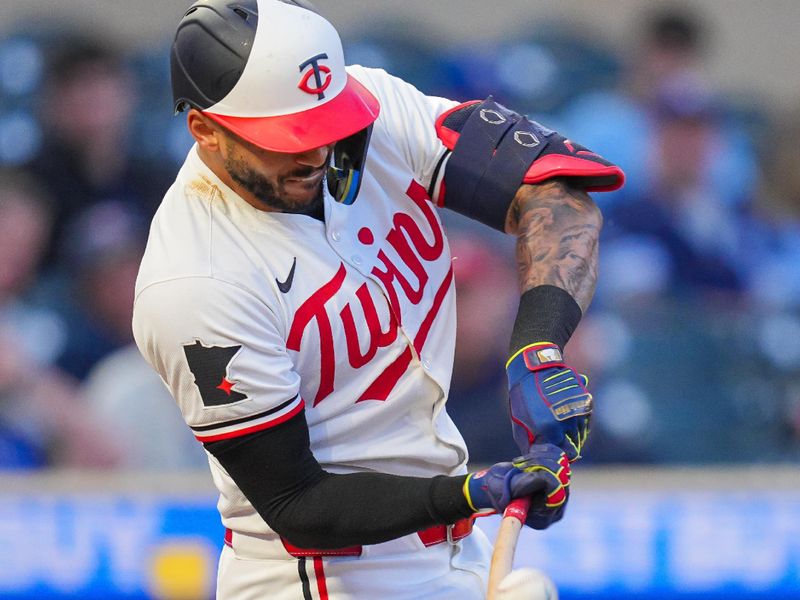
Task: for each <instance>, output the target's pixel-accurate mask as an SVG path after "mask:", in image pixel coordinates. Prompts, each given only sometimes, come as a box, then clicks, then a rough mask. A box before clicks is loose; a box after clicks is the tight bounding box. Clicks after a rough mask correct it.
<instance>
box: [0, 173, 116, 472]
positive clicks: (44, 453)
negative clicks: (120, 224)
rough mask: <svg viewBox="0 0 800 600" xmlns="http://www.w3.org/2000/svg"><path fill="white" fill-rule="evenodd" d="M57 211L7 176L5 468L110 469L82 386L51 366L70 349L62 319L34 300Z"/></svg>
mask: <svg viewBox="0 0 800 600" xmlns="http://www.w3.org/2000/svg"><path fill="white" fill-rule="evenodd" d="M49 206H50V205H49V203H48V200H47V197H46V196H45V195H44V194H43V192H42V190H41V189H40V188H39V187H38V186H37V185H36V184H35V182H34V181H33V180H32V179H30V178H29V177H28V176H26V175H25V174H23V173H20V172H13V171H0V469H13V468H34V467H43V466H48V465H69V466H91V467H99V466H110V465H113V464H114V463H115V461H116V460H117V456H118V454H117V451H116V446H115V444H113V443H112V442H111V441H110V438H108V437H107V436H106V434H105V433H103V432H102V431H101V430H100V429H99V428H98V427H97V425H96V423H94V422H93V420H92V418H91V417H90V415H89V414H88V412H87V411H86V410H85V407H84V406H83V405H82V402H81V399H80V398H79V397H78V396H77V395H76V390H75V385H74V383H72V382H71V381H70V380H69V379H67V378H66V377H65V376H64V375H63V374H61V373H59V372H58V371H57V370H56V369H54V368H52V367H51V365H50V363H51V362H52V361H53V360H54V359H55V357H56V356H57V354H58V353H59V352H60V351H61V350H62V347H63V341H64V331H63V326H62V324H61V322H60V320H59V318H58V317H57V315H55V314H54V313H53V312H51V311H48V310H46V309H43V308H40V307H37V306H36V305H35V304H33V303H31V302H30V301H29V300H28V298H27V297H26V296H27V292H28V290H29V288H30V286H31V284H32V283H33V282H34V278H35V273H36V268H37V266H38V262H39V259H40V258H41V257H42V254H43V252H44V248H45V244H46V241H47V235H48V232H49V228H50V212H49Z"/></svg>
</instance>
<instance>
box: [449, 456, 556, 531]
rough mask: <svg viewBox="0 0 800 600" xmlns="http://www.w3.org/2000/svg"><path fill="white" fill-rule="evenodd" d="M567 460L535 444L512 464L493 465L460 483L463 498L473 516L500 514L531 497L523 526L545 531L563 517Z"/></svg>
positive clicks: (471, 474) (472, 474)
mask: <svg viewBox="0 0 800 600" xmlns="http://www.w3.org/2000/svg"><path fill="white" fill-rule="evenodd" d="M570 475H571V470H570V464H569V458H567V455H566V454H565V453H564V452H563V451H562V450H561V449H560V448H558V447H557V446H554V445H553V444H536V445H534V446H533V447H532V448H531V449H530V452H529V453H528V454H526V455H525V456H521V457H519V458H516V459H514V460H513V461H512V462H502V463H497V464H496V465H493V466H491V467H489V468H488V469H485V470H483V471H478V472H477V473H470V474H469V475H468V476H467V480H466V481H465V482H464V488H463V489H464V496H465V497H466V498H467V502H468V503H469V505H470V507H471V508H472V510H474V511H475V512H476V513H482V514H488V513H493V512H498V513H502V512H503V510H505V508H506V506H508V504H509V503H510V502H511V501H512V500H514V499H515V498H525V497H531V498H532V502H531V508H530V510H529V511H528V518H527V520H526V521H525V524H526V525H527V526H528V527H533V528H534V529H546V528H547V527H549V526H550V525H552V524H553V523H555V522H556V521H558V520H560V519H561V517H562V516H563V515H564V509H565V508H566V505H567V499H568V498H569V479H570Z"/></svg>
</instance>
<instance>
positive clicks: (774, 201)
mask: <svg viewBox="0 0 800 600" xmlns="http://www.w3.org/2000/svg"><path fill="white" fill-rule="evenodd" d="M798 136H800V112H797V113H795V114H793V115H784V117H783V118H782V119H780V120H779V121H778V123H777V125H776V126H775V127H774V130H773V131H772V133H771V135H770V139H771V143H770V145H769V150H768V152H767V155H766V157H765V160H764V170H765V176H764V185H763V188H762V190H761V193H760V194H759V198H758V202H757V203H756V206H755V207H754V211H753V214H752V220H751V223H750V237H749V238H748V240H747V246H748V248H750V252H748V253H747V254H746V255H745V256H743V261H744V263H745V266H746V269H747V274H748V279H749V288H750V294H751V297H752V299H753V300H754V301H755V302H757V303H758V304H759V305H761V306H762V307H767V308H771V309H794V310H797V309H800V147H799V146H798V139H800V137H798Z"/></svg>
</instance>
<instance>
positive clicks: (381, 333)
mask: <svg viewBox="0 0 800 600" xmlns="http://www.w3.org/2000/svg"><path fill="white" fill-rule="evenodd" d="M406 195H408V197H409V198H411V200H413V201H414V204H415V205H416V206H417V207H419V209H420V210H421V211H422V213H423V215H424V216H425V221H426V222H427V225H428V228H429V230H430V231H429V232H428V233H427V235H426V233H425V232H423V231H422V229H421V228H420V226H419V225H418V224H417V222H416V221H414V219H413V218H412V217H411V215H408V214H406V213H400V212H399V213H395V214H394V216H393V217H392V225H393V226H392V228H391V229H390V230H389V233H388V234H387V235H386V241H387V242H388V244H389V245H390V246H391V247H392V249H394V251H395V252H396V253H397V255H398V256H399V258H400V260H401V261H402V262H403V264H404V265H405V267H406V268H407V269H408V270H409V271H411V272H412V273H413V274H414V278H415V281H409V280H408V278H406V276H405V275H404V274H403V273H402V272H401V271H400V269H399V268H398V266H397V265H396V264H395V263H394V262H393V261H392V260H391V259H390V258H389V256H388V255H387V254H386V252H384V251H383V250H380V251H378V261H379V262H380V266H375V267H373V269H372V271H371V273H372V275H374V276H375V277H376V278H377V279H378V281H380V282H381V284H382V287H383V289H384V290H385V291H386V294H387V296H388V300H389V307H390V309H391V310H390V319H389V323H388V324H387V325H386V327H385V328H382V327H381V324H380V321H379V319H378V311H377V307H376V306H375V300H374V299H373V298H372V295H371V294H370V291H369V287H368V286H367V284H366V283H364V284H362V285H361V287H359V288H358V290H356V293H355V297H356V300H357V301H358V302H359V303H360V305H361V309H362V311H363V313H364V317H365V320H366V328H364V327H363V326H362V327H361V331H362V332H363V331H365V330H366V332H367V335H368V340H366V342H367V343H366V344H364V343H362V340H361V339H359V333H358V332H359V328H358V327H357V326H356V323H355V320H354V318H353V309H352V308H351V305H350V303H349V302H348V303H346V304H345V305H344V308H342V309H341V311H340V312H339V318H340V319H341V323H342V327H343V329H344V332H345V339H346V351H347V358H348V361H349V363H350V366H351V367H353V368H354V369H360V368H361V367H363V366H364V365H366V364H368V363H369V362H370V361H371V360H372V359H373V358H374V357H375V354H376V353H377V351H378V349H379V348H384V347H386V346H389V345H390V344H392V343H393V342H394V341H395V340H396V339H397V335H398V328H399V326H400V325H401V322H400V318H401V316H400V315H401V294H402V300H403V301H408V302H410V303H411V304H413V305H419V303H420V302H421V301H422V298H423V296H424V292H425V286H426V285H427V284H428V280H429V275H428V272H427V270H426V268H425V264H424V263H425V262H433V261H435V260H437V259H438V258H439V257H441V256H442V253H443V251H444V235H443V234H442V229H441V227H440V225H439V222H438V221H437V220H436V215H435V214H434V212H433V208H432V207H431V203H430V199H429V198H428V194H427V192H426V191H425V188H423V187H422V186H421V185H420V184H419V183H417V182H416V181H412V182H411V185H410V186H409V188H408V190H406ZM428 238H431V241H430V242H429V241H428ZM359 239H360V240H361V242H362V243H364V244H367V245H370V244H372V243H373V236H372V232H371V231H370V230H369V229H366V228H364V229H362V230H361V231H360V232H359ZM346 275H347V269H346V268H345V265H344V263H342V264H341V266H340V267H339V270H338V271H337V272H336V274H335V275H334V276H333V278H331V280H330V281H328V282H327V283H325V284H323V285H322V286H321V287H320V288H319V289H318V290H317V291H316V292H314V293H313V294H311V296H310V297H309V298H308V299H307V300H306V301H305V302H303V304H302V305H301V306H300V307H299V308H298V309H297V311H296V312H295V316H294V321H293V322H292V326H291V328H290V330H289V338H288V340H287V342H286V346H287V348H289V349H290V350H295V351H299V350H300V342H301V339H302V337H303V333H304V332H305V330H306V328H307V327H309V326H311V324H312V323H315V324H316V327H317V330H318V333H319V340H320V352H319V354H320V384H319V389H318V390H317V394H316V396H315V398H314V403H313V404H314V406H316V405H317V404H319V403H320V402H321V401H322V400H324V399H325V398H326V397H327V396H328V395H330V393H331V392H333V389H334V378H335V371H336V351H337V350H339V349H338V348H337V347H335V346H334V343H333V329H332V325H331V319H330V316H329V315H328V311H327V309H326V304H327V303H328V302H329V301H330V300H331V299H332V298H333V297H334V296H335V295H336V294H337V292H338V291H339V290H340V289H341V287H342V284H343V283H344V280H345V277H346ZM452 282H453V270H452V267H451V268H450V270H449V271H448V272H447V274H446V275H445V276H444V279H443V280H442V281H441V282H438V287H437V289H436V293H435V294H434V297H433V301H432V302H431V305H430V307H428V311H427V313H426V314H425V317H424V318H423V320H422V323H421V324H420V326H419V329H418V331H417V333H416V334H415V336H414V339H413V348H412V346H411V345H409V346H407V347H406V349H405V351H404V352H403V353H402V354H401V355H400V356H398V357H397V358H396V359H395V361H394V362H393V363H392V364H390V365H389V366H388V367H387V368H386V369H385V370H384V371H383V372H382V373H380V374H379V375H378V377H377V378H375V379H374V380H373V381H372V382H371V383H370V385H369V386H367V389H366V390H365V391H364V392H363V393H362V394H361V396H360V397H359V398H358V399H357V400H356V401H357V402H361V401H362V400H386V398H387V397H388V396H389V394H390V393H391V391H392V389H394V386H395V385H396V384H397V382H398V381H399V380H400V377H402V375H403V373H405V372H406V369H408V366H409V364H411V360H412V358H413V356H414V352H416V354H417V355H419V354H420V353H421V352H422V349H423V347H424V345H425V341H426V339H427V337H428V333H429V332H430V329H431V326H432V325H433V321H434V319H435V318H436V315H437V314H438V313H439V310H440V309H441V307H442V302H443V301H444V298H445V296H446V295H447V291H448V290H449V289H450V286H451V285H452ZM365 346H366V350H365V351H362V350H361V349H362V348H364V347H365Z"/></svg>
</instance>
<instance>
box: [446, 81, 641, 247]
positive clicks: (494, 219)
mask: <svg viewBox="0 0 800 600" xmlns="http://www.w3.org/2000/svg"><path fill="white" fill-rule="evenodd" d="M436 133H437V135H438V136H439V139H440V140H441V141H442V143H444V145H445V146H446V147H447V148H448V149H449V150H450V151H451V153H450V154H448V155H446V156H445V158H444V160H445V161H446V162H445V163H443V164H444V169H440V172H441V173H442V174H441V175H440V176H439V181H434V182H433V191H434V197H436V198H437V203H438V204H439V205H440V206H446V207H448V208H450V209H452V210H455V211H456V212H459V213H461V214H463V215H465V216H467V217H470V218H472V219H475V220H477V221H480V222H481V223H484V224H486V225H489V226H490V227H493V228H495V229H498V230H499V231H504V229H505V220H506V214H507V213H508V209H509V207H510V206H511V202H512V200H513V199H514V196H515V195H516V193H517V190H518V189H519V186H520V185H522V184H523V183H541V182H543V181H546V180H548V179H552V178H555V177H559V178H565V179H567V180H568V181H569V183H570V184H571V185H573V186H575V187H578V188H581V189H585V190H586V191H595V192H604V191H612V190H616V189H618V188H620V187H622V184H623V183H624V181H625V175H624V173H623V172H622V170H621V169H620V168H619V167H618V166H616V165H614V164H612V163H610V162H608V161H607V160H605V159H604V158H602V157H600V156H598V155H597V154H595V153H594V152H591V151H590V150H587V149H586V148H584V147H583V146H581V145H579V144H576V143H574V142H572V141H570V140H568V139H567V138H565V137H564V136H562V135H559V134H558V133H556V132H555V131H553V130H552V129H547V128H546V127H544V126H542V125H540V124H539V123H537V122H535V121H529V120H528V119H527V118H525V117H524V116H522V115H520V114H518V113H516V112H514V111H511V110H509V109H507V108H506V107H504V106H503V105H501V104H498V103H497V102H495V101H494V100H493V99H492V97H491V96H490V97H489V98H487V99H486V100H484V101H482V102H481V101H473V102H467V103H465V104H460V105H459V106H456V107H455V108H453V109H451V110H449V111H447V112H445V113H444V114H442V115H441V116H440V117H439V118H438V119H437V120H436ZM437 186H438V188H437ZM436 192H438V195H436Z"/></svg>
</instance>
